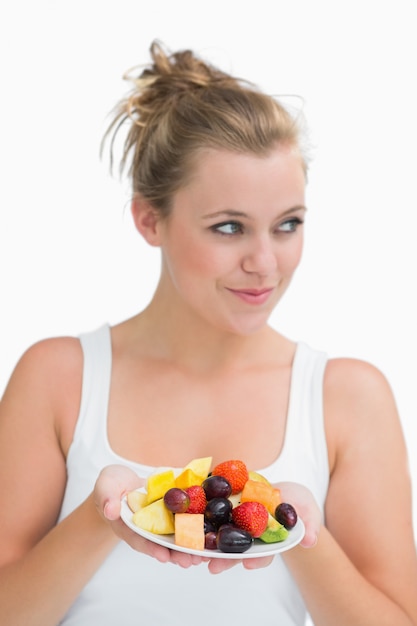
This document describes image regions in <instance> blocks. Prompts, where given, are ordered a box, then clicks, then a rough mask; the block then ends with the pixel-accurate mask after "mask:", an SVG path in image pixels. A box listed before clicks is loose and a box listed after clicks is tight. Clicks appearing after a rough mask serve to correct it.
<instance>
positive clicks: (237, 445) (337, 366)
mask: <svg viewBox="0 0 417 626" xmlns="http://www.w3.org/2000/svg"><path fill="white" fill-rule="evenodd" d="M213 181H215V184H214V182H213ZM304 186H305V181H304V174H303V169H302V165H301V161H300V158H299V156H298V154H297V152H296V151H295V150H291V149H290V148H288V147H283V146H281V147H277V148H276V149H275V150H273V151H272V152H271V153H270V154H269V155H268V156H267V157H264V158H259V157H256V156H252V155H237V154H230V153H226V152H220V151H218V152H215V151H208V152H205V153H203V154H201V155H200V157H199V158H198V160H197V162H196V166H195V171H194V172H193V176H192V177H191V179H190V181H189V183H188V184H187V186H186V187H183V188H182V189H180V190H179V191H178V192H177V194H176V195H175V198H174V203H173V207H172V212H171V214H170V216H169V218H168V219H165V220H161V219H160V218H159V216H158V214H157V213H156V212H155V211H154V209H153V208H152V206H150V205H149V204H148V203H146V202H145V201H144V200H143V199H141V198H140V197H137V198H135V201H134V202H133V206H132V212H133V217H134V221H135V225H136V227H137V229H138V231H139V233H141V235H142V236H143V237H144V238H145V239H146V241H147V242H148V243H149V244H150V245H153V246H158V247H160V249H161V254H162V271H161V277H160V281H159V284H158V287H157V289H156V292H155V295H154V298H153V299H152V301H151V303H150V304H149V307H147V309H145V310H144V311H142V312H141V313H140V314H138V315H137V316H135V317H133V318H131V319H129V320H127V321H125V322H123V323H121V324H119V325H117V326H115V327H113V328H112V347H113V370H112V382H111V392H110V402H109V412H108V433H109V440H110V443H111V446H112V448H113V449H114V450H115V452H117V453H118V454H120V455H121V456H123V457H125V458H129V459H132V460H136V461H138V462H141V463H144V464H149V465H155V466H160V465H173V466H182V465H184V464H185V463H187V462H188V461H189V460H190V459H191V458H194V457H198V456H208V455H213V462H214V463H217V462H219V461H222V460H225V459H227V458H242V459H245V462H246V463H247V464H248V466H249V467H251V468H262V467H265V466H267V465H269V464H270V463H272V462H273V461H274V459H275V458H276V457H277V455H278V454H279V451H280V449H281V446H282V442H283V437H284V431H285V419H286V408H287V403H288V388H289V381H290V375H291V363H292V359H293V356H294V351H295V344H294V343H293V342H291V341H289V340H288V339H286V338H285V337H283V336H282V335H280V334H279V333H277V332H276V331H274V330H273V329H271V328H270V327H269V326H268V318H269V316H270V314H271V312H272V310H273V309H274V307H275V306H276V304H277V303H278V302H279V300H280V298H281V297H282V295H283V294H284V293H285V291H286V289H287V287H288V285H289V284H290V282H291V279H292V277H293V275H294V272H295V271H296V268H297V266H298V264H299V261H300V257H301V251H302V242H303V225H302V223H300V222H302V221H303V220H304V219H305V215H306V209H305V199H304ZM265 290H267V291H265ZM138 379H140V380H141V381H142V385H141V389H140V390H138V387H137V385H136V384H134V382H135V381H137V380H138ZM81 380H82V353H81V348H80V344H79V341H78V340H77V339H74V338H69V337H67V338H58V339H51V340H46V341H43V342H40V343H38V344H36V345H35V346H32V347H31V348H30V349H29V350H28V351H27V352H26V353H25V354H24V355H23V357H22V359H21V360H20V362H19V363H18V365H17V367H16V369H15V371H14V373H13V374H12V377H11V380H10V383H9V385H8V387H7V389H6V392H5V395H4V398H3V399H2V402H1V403H0V458H1V459H2V463H1V464H0V482H1V484H2V485H3V486H7V487H4V488H5V489H7V506H5V505H3V506H2V507H1V508H0V528H1V529H2V532H1V533H0V607H1V608H0V616H1V618H2V620H1V621H2V622H4V623H7V624H10V625H12V626H20V625H22V626H23V625H24V626H34V625H39V626H40V625H42V626H48V625H51V626H52V625H54V624H56V623H57V622H58V621H59V619H60V618H61V617H62V615H63V614H65V612H66V610H67V609H68V607H69V606H70V605H71V604H72V602H73V601H74V599H75V598H76V597H77V595H78V593H79V592H80V591H81V589H82V588H83V586H84V585H85V584H86V582H87V581H88V580H89V578H90V577H91V575H92V574H93V573H94V572H95V571H96V569H97V568H98V567H99V566H100V564H101V563H102V561H103V559H104V558H105V557H106V555H107V554H108V553H109V551H110V550H111V549H112V548H113V547H114V545H115V544H116V543H117V541H119V540H120V539H122V540H124V541H127V542H128V543H129V544H130V545H131V546H132V547H133V548H134V549H136V550H139V551H142V552H144V553H146V554H149V555H151V556H153V557H154V558H156V559H158V560H159V561H161V562H168V561H171V562H173V563H176V564H178V565H179V566H181V567H190V566H193V565H201V562H202V560H207V559H201V558H200V557H193V556H190V555H187V554H184V553H180V552H175V551H172V552H171V551H169V550H167V549H166V548H163V547H161V546H158V545H156V544H153V543H151V542H148V541H146V540H144V539H142V538H141V537H139V536H138V535H136V534H135V533H133V532H131V531H130V530H129V529H128V528H127V527H126V526H125V525H124V524H123V522H122V521H121V520H120V518H119V512H120V498H121V497H122V496H123V495H124V494H125V493H126V492H127V491H129V490H130V489H134V488H136V487H138V486H141V484H142V483H141V480H140V479H139V478H138V477H137V476H136V475H135V474H134V473H133V472H131V471H129V470H127V469H126V468H124V467H122V466H111V467H108V468H104V469H103V471H102V472H101V474H100V476H99V477H98V480H97V483H96V487H95V489H94V492H93V493H92V494H91V495H90V496H89V497H88V498H87V499H86V500H85V501H84V502H83V503H82V504H81V505H80V506H79V507H78V509H76V510H75V511H74V512H73V513H71V514H70V515H69V516H68V518H66V520H64V521H63V522H61V523H60V524H58V525H57V524H56V519H57V516H58V513H59V510H60V506H61V502H62V497H63V493H64V489H65V458H66V455H67V453H68V450H69V447H70V443H71V440H72V436H73V432H74V428H75V424H76V420H77V416H78V410H79V403H80V395H81ZM156 381H157V382H156ZM156 389H157V390H158V393H155V390H156ZM255 391H256V393H255ZM252 398H256V400H253V399H252ZM173 400H175V401H173ZM201 407H206V412H202V410H201ZM231 408H232V409H233V410H231ZM259 412H261V413H262V415H263V420H264V425H265V427H264V428H263V429H262V432H261V433H259V435H258V436H257V440H259V445H258V446H257V447H256V448H254V447H253V445H252V440H253V436H252V432H253V416H254V415H256V414H259ZM324 412H325V427H326V436H327V442H328V451H329V464H330V471H331V477H330V488H329V493H328V497H327V502H326V511H325V513H326V526H324V525H323V524H322V520H321V516H320V512H319V510H318V507H317V505H316V504H315V502H314V499H313V497H312V495H311V493H310V492H308V490H306V489H305V488H304V487H303V486H301V485H295V484H292V483H280V484H279V486H280V488H281V490H282V494H283V498H284V499H286V500H288V501H290V502H292V503H293V504H294V506H295V507H296V509H297V510H298V512H299V514H300V516H301V517H302V518H303V520H304V522H305V524H306V528H307V532H306V537H305V539H304V541H303V543H302V545H301V546H299V547H297V548H294V549H293V550H290V551H289V552H287V553H285V556H284V558H285V560H286V562H287V565H288V567H289V568H290V570H291V571H292V573H293V575H294V578H295V580H296V581H297V584H298V585H299V587H300V590H301V592H302V594H303V596H304V598H305V601H306V604H307V607H308V609H309V611H310V612H311V614H312V616H313V619H314V620H315V623H316V625H317V626H334V624H337V625H338V626H352V624H355V626H361V625H362V624H363V625H364V626H365V625H366V626H373V625H375V626H384V625H387V626H388V625H389V626H392V625H393V624H395V626H412V625H416V624H417V599H416V596H417V594H416V593H415V590H416V588H417V565H416V553H415V548H414V539H413V532H412V521H411V506H410V500H411V497H410V480H409V476H408V471H407V466H406V460H405V459H406V455H405V445H404V441H403V436H402V432H401V428H400V422H399V419H398V415H397V410H396V407H395V402H394V399H393V396H392V392H391V390H390V388H389V385H388V383H387V381H386V380H385V379H384V377H383V376H382V374H381V373H380V372H379V371H378V370H377V369H375V368H374V367H373V366H371V365H369V364H367V363H364V362H360V361H355V360H351V359H335V360H330V361H329V363H328V366H327V368H326V373H325V381H324ZM237 415H238V416H239V423H237V421H236V417H235V416H237ZM146 416H151V418H152V419H150V420H147V419H146ZM167 416H169V419H166V417H167ZM208 419H210V421H211V429H210V431H211V432H213V433H216V432H218V428H220V426H221V429H222V437H221V438H219V437H217V436H215V435H213V436H211V435H210V432H208V429H207V428H205V425H206V423H207V420H208ZM184 431H185V432H188V433H190V436H189V437H187V438H185V441H184V438H183V437H181V436H180V435H179V433H181V432H184ZM139 433H140V436H139ZM132 442H135V445H133V443H132ZM387 509H388V512H389V513H392V512H396V514H395V517H394V518H392V519H391V518H388V517H385V513H386V512H387ZM24 511H26V513H24ZM358 511H359V512H360V513H359V519H358ZM394 530H395V536H394ZM307 547H308V548H310V549H305V548H307ZM270 561H271V559H270V558H269V557H268V558H263V559H253V560H251V559H250V560H247V561H243V563H242V564H243V566H244V567H246V568H257V567H266V566H267V565H268V564H269V563H270ZM235 565H236V562H235V561H233V562H232V561H228V560H222V559H213V560H212V561H210V560H208V563H207V565H206V566H207V567H208V568H209V570H210V571H211V572H212V573H213V574H220V573H221V572H222V571H224V570H225V569H227V568H230V567H233V566H235ZM69 571H70V572H71V576H68V572H69ZM63 578H64V579H65V586H62V585H60V583H59V581H60V580H62V579H63ZM29 581H30V584H29ZM317 581H320V584H317ZM45 597H48V602H47V603H45V602H44V599H45ZM22 598H23V599H24V601H22Z"/></svg>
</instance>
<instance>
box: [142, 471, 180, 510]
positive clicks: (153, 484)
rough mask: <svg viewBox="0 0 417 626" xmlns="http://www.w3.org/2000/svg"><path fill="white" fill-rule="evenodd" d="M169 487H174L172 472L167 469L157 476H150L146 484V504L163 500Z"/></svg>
mask: <svg viewBox="0 0 417 626" xmlns="http://www.w3.org/2000/svg"><path fill="white" fill-rule="evenodd" d="M171 487H175V475H174V470H172V469H169V470H165V471H163V472H158V473H157V474H151V476H149V477H148V480H147V483H146V491H147V493H148V496H147V500H146V502H147V504H151V502H155V500H159V499H160V498H163V497H164V495H165V493H166V492H167V491H168V489H171Z"/></svg>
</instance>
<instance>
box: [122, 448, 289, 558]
mask: <svg viewBox="0 0 417 626" xmlns="http://www.w3.org/2000/svg"><path fill="white" fill-rule="evenodd" d="M211 466H212V457H204V458H197V459H193V460H192V461H190V463H188V464H187V465H186V466H185V467H184V468H183V469H182V470H181V471H180V472H179V473H176V472H174V470H172V469H164V470H161V471H158V472H156V473H155V474H152V475H151V476H149V478H148V480H147V484H146V491H145V492H141V491H131V492H129V493H128V495H127V504H128V506H129V508H130V509H131V511H132V513H133V516H132V521H133V523H134V524H135V525H136V526H138V527H139V528H141V529H142V530H146V531H148V532H151V533H155V534H158V535H174V542H175V544H176V545H177V546H181V547H183V548H188V549H192V550H220V551H221V552H229V553H232V552H234V553H241V552H245V551H246V550H248V549H249V548H250V547H251V546H252V545H253V543H254V542H255V541H256V542H263V543H276V542H280V541H284V540H285V539H286V538H287V537H288V535H289V532H290V531H291V529H292V528H294V526H295V525H296V523H297V512H296V511H295V509H294V507H293V506H292V505H291V504H290V503H288V502H282V500H281V493H280V490H279V489H277V488H276V487H274V486H273V485H271V483H270V482H269V481H268V480H267V479H266V478H265V477H264V476H263V475H262V474H260V473H258V472H254V471H250V470H248V468H247V466H246V464H245V463H244V462H243V461H241V460H238V459H234V460H228V461H224V462H222V463H219V464H218V465H216V466H215V467H213V468H212V467H211Z"/></svg>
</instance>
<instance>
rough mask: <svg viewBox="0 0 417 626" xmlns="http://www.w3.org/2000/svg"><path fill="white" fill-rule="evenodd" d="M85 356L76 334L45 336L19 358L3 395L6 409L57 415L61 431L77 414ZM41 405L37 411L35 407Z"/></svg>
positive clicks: (42, 416) (55, 422)
mask: <svg viewBox="0 0 417 626" xmlns="http://www.w3.org/2000/svg"><path fill="white" fill-rule="evenodd" d="M82 368H83V356H82V350H81V345H80V342H79V340H78V339H77V338H75V337H56V338H50V339H44V340H41V341H39V342H37V343H35V344H33V345H32V346H30V347H29V348H28V349H27V350H26V351H25V352H24V354H23V355H22V357H21V358H20V360H19V361H18V363H17V365H16V367H15V369H14V371H13V373H12V375H11V378H10V381H9V383H8V385H7V387H6V390H5V393H4V396H3V398H2V402H1V406H2V409H3V410H4V412H7V413H12V414H18V413H19V414H25V413H26V412H27V411H29V410H30V407H32V411H31V416H32V419H35V418H38V419H43V420H48V419H53V426H54V428H55V430H56V431H57V432H58V433H59V434H61V433H64V432H65V429H66V428H67V427H68V426H69V427H71V424H67V421H68V419H69V421H70V422H71V420H72V418H73V417H74V418H76V416H77V414H78V408H79V403H80V396H81V382H82ZM36 407H37V411H36V410H35V408H36Z"/></svg>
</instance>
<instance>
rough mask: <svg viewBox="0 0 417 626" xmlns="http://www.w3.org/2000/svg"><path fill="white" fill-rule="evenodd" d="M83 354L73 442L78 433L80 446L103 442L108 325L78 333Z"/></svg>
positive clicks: (109, 352) (107, 386)
mask: <svg viewBox="0 0 417 626" xmlns="http://www.w3.org/2000/svg"><path fill="white" fill-rule="evenodd" d="M80 342H81V347H82V350H83V355H84V366H83V384H82V394H81V406H80V413H79V418H78V422H77V426H76V429H75V433H74V442H76V440H77V439H78V438H79V437H80V436H81V433H82V439H83V442H84V445H88V446H94V445H95V444H101V445H103V443H106V442H107V413H108V403H109V394H110V379H111V366H112V350H111V335H110V327H109V325H108V324H104V325H103V326H100V328H98V329H96V330H94V331H92V332H88V333H83V334H81V335H80Z"/></svg>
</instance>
